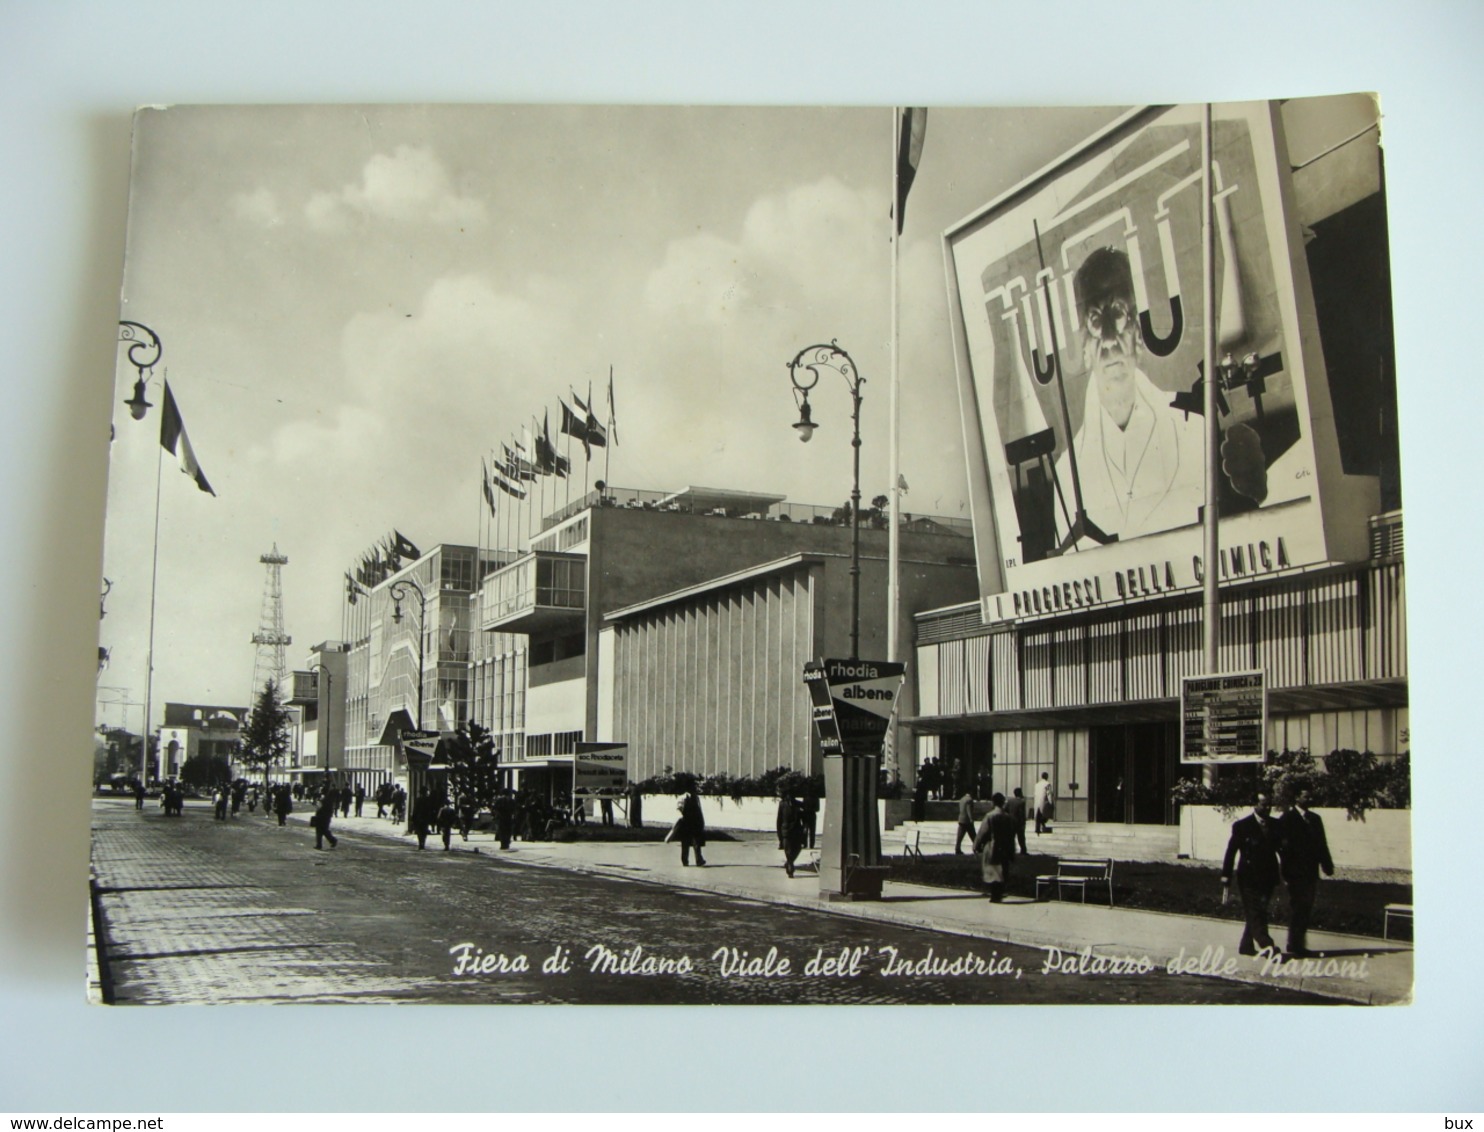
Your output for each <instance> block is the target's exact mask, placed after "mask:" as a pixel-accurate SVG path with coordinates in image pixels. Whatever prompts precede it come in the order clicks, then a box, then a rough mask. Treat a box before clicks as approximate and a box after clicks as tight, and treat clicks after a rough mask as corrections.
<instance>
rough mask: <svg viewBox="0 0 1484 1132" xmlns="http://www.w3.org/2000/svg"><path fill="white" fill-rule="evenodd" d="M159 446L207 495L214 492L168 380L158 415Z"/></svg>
mask: <svg viewBox="0 0 1484 1132" xmlns="http://www.w3.org/2000/svg"><path fill="white" fill-rule="evenodd" d="M160 447H161V448H163V449H164V450H165V451H166V452H168V453H170V455H172V456H174V457H176V459H178V460H179V461H180V470H181V471H182V472H184V473H185V474H186V475H188V476H190V477H191V478H192V479H193V480H195V481H196V486H197V487H199V488H200V489H201V490H202V491H204V492H206V493H207V494H209V495H215V494H216V492H215V491H213V490H212V489H211V484H209V483H207V482H206V473H205V472H203V471H202V470H201V464H200V462H199V461H198V460H197V459H196V452H195V449H193V448H192V447H191V438H190V437H189V436H187V435H186V430H185V421H183V420H182V419H181V416H180V409H179V408H177V407H176V404H175V394H173V393H171V392H170V382H169V381H168V380H167V381H166V382H165V409H164V412H163V413H161V415H160Z"/></svg>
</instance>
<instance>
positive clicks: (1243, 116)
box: [948, 107, 1315, 589]
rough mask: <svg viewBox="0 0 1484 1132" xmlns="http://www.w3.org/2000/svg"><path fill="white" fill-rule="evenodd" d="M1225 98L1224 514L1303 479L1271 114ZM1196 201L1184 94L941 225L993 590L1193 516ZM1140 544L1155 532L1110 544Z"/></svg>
mask: <svg viewBox="0 0 1484 1132" xmlns="http://www.w3.org/2000/svg"><path fill="white" fill-rule="evenodd" d="M1223 109H1224V110H1226V111H1227V113H1224V114H1223V115H1222V116H1221V117H1219V118H1218V119H1217V121H1216V122H1215V125H1214V129H1213V142H1212V158H1213V171H1212V185H1211V192H1212V201H1213V206H1212V212H1213V228H1214V237H1213V244H1214V278H1215V302H1214V304H1213V305H1214V308H1215V309H1214V321H1215V336H1216V350H1215V356H1216V360H1217V363H1218V365H1217V370H1218V375H1219V378H1218V385H1217V393H1218V406H1217V429H1218V435H1219V440H1218V441H1217V443H1218V444H1219V445H1220V448H1219V451H1220V475H1219V486H1218V491H1219V494H1218V501H1219V505H1220V509H1219V514H1220V515H1221V516H1222V519H1223V523H1225V522H1226V521H1228V520H1231V519H1235V518H1238V517H1240V516H1244V515H1252V514H1253V513H1258V512H1262V511H1269V510H1272V509H1274V508H1280V507H1282V506H1283V505H1288V504H1293V503H1295V502H1298V501H1302V500H1306V499H1308V498H1309V497H1310V496H1311V495H1312V494H1313V492H1314V490H1315V489H1314V481H1313V467H1314V456H1313V445H1312V440H1311V438H1310V437H1308V436H1307V435H1306V429H1305V427H1304V426H1303V424H1302V423H1301V422H1302V421H1304V420H1306V419H1307V413H1308V406H1307V401H1306V399H1305V391H1304V383H1303V373H1302V370H1303V366H1302V358H1301V350H1300V349H1299V348H1298V343H1297V340H1296V339H1297V333H1296V328H1295V325H1294V321H1293V313H1292V312H1293V309H1294V304H1293V301H1292V289H1293V279H1292V275H1291V273H1290V264H1289V252H1288V247H1287V239H1286V237H1285V236H1284V234H1283V232H1284V222H1283V217H1282V209H1281V206H1280V203H1279V201H1278V192H1277V181H1276V170H1275V162H1274V160H1273V138H1272V133H1271V123H1270V122H1269V121H1268V120H1267V119H1266V118H1265V117H1264V115H1263V113H1259V112H1256V111H1253V112H1251V113H1243V112H1240V111H1238V112H1233V108H1223ZM1263 109H1264V110H1265V108H1263ZM1201 212H1202V181H1201V123H1200V115H1199V110H1198V108H1194V107H1183V108H1175V109H1172V110H1169V111H1165V112H1163V113H1160V114H1155V115H1150V116H1146V117H1145V118H1143V119H1142V120H1140V124H1138V125H1136V126H1133V127H1130V128H1126V129H1124V130H1123V131H1121V132H1120V131H1116V130H1115V131H1113V132H1112V133H1111V134H1110V135H1109V136H1107V137H1105V138H1103V139H1100V140H1098V141H1096V142H1094V143H1092V144H1090V145H1089V146H1087V147H1086V148H1084V150H1083V151H1082V152H1080V153H1079V154H1076V155H1073V156H1072V157H1070V158H1069V159H1068V160H1067V161H1066V162H1064V163H1063V164H1062V166H1061V167H1059V168H1058V169H1057V170H1055V171H1054V172H1052V173H1050V174H1048V175H1046V176H1044V177H1042V178H1041V179H1039V180H1037V181H1035V182H1032V183H1031V185H1030V186H1028V187H1027V189H1026V190H1024V191H1022V192H1020V193H1017V194H1014V195H1012V197H1011V198H1009V200H1008V201H1007V202H1005V203H1004V204H1003V206H1001V207H997V208H991V209H990V210H987V211H986V213H985V214H982V215H981V216H980V217H977V218H975V219H972V220H971V221H969V222H967V223H966V224H965V225H964V226H963V227H962V228H960V229H959V230H958V231H957V232H953V233H950V234H949V237H948V239H949V242H950V246H951V250H952V256H953V261H954V269H955V273H956V275H957V280H958V300H959V302H960V304H961V307H962V311H963V318H964V330H965V342H966V346H967V348H968V356H969V361H970V366H971V369H972V381H973V387H974V393H975V401H976V403H977V413H978V417H979V420H978V422H977V423H978V425H979V432H980V434H981V437H982V440H983V444H984V457H985V464H986V466H987V468H988V471H989V477H990V485H989V486H990V496H991V499H992V503H993V513H994V523H995V527H996V533H997V535H998V545H999V549H1000V552H1001V556H1002V563H1001V564H1002V566H1003V568H1004V569H1003V574H1004V576H1005V577H1006V584H1007V586H1008V587H1009V588H1010V589H1015V588H1017V587H1023V586H1027V585H1030V586H1035V585H1038V584H1040V581H1041V580H1042V578H1043V577H1044V578H1050V579H1056V578H1058V577H1059V576H1060V575H1061V574H1063V573H1067V571H1068V568H1069V567H1068V563H1070V562H1071V560H1073V559H1078V558H1081V557H1085V556H1087V555H1089V554H1092V553H1096V554H1098V555H1100V556H1101V558H1106V559H1107V560H1108V561H1109V562H1110V563H1111V562H1113V561H1114V560H1118V561H1119V562H1121V561H1122V560H1123V559H1124V558H1127V557H1129V556H1130V555H1136V556H1137V557H1138V560H1139V561H1141V562H1143V561H1147V560H1148V558H1149V555H1150V554H1151V553H1156V554H1167V553H1174V552H1173V551H1171V550H1169V549H1168V548H1169V547H1171V546H1173V545H1174V542H1175V539H1174V535H1173V533H1174V532H1180V531H1186V530H1195V529H1196V528H1197V527H1198V525H1199V523H1200V521H1201V513H1202V507H1203V505H1204V502H1205V492H1206V487H1205V451H1206V448H1205V445H1206V440H1205V435H1206V430H1205V420H1204V416H1203V402H1204V393H1203V387H1202V381H1203V377H1202V370H1203V356H1204V343H1203V336H1204V333H1205V322H1206V319H1207V317H1208V313H1207V312H1206V311H1205V310H1204V309H1203V303H1202V285H1203V266H1202V239H1201ZM1285 291H1286V294H1285ZM1289 510H1290V511H1291V510H1292V508H1290V509H1289ZM1290 518H1291V516H1290ZM1153 536H1170V537H1166V538H1164V539H1163V540H1162V541H1163V546H1162V547H1161V548H1160V549H1159V550H1153V551H1152V550H1150V549H1149V548H1148V547H1147V546H1146V547H1143V548H1141V549H1140V550H1138V551H1134V550H1132V549H1127V544H1129V543H1131V542H1134V541H1136V540H1147V539H1149V538H1151V537H1153ZM1120 547H1121V548H1126V549H1125V550H1124V551H1123V552H1122V553H1119V552H1105V551H1106V548H1120ZM981 552H982V551H981ZM1185 559H1186V562H1187V563H1188V561H1189V558H1188V555H1186V556H1185ZM1038 564H1047V565H1046V566H1045V567H1044V568H1042V569H1028V568H1031V567H1036V566H1037V565H1038ZM1088 568H1089V567H1088V564H1087V563H1086V562H1079V563H1078V564H1077V565H1075V566H1072V567H1070V569H1072V570H1073V571H1074V572H1075V573H1076V574H1077V576H1078V577H1079V578H1081V577H1082V576H1083V575H1084V574H1085V572H1086V571H1087V569H1088Z"/></svg>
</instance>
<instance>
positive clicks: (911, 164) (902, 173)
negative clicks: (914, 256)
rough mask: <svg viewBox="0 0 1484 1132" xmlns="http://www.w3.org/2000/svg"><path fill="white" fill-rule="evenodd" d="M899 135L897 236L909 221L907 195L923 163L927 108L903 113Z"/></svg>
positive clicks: (914, 107)
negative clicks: (919, 166)
mask: <svg viewBox="0 0 1484 1132" xmlns="http://www.w3.org/2000/svg"><path fill="white" fill-rule="evenodd" d="M899 130H900V132H899V134H898V135H897V200H896V208H895V213H896V218H897V235H898V236H900V235H901V234H902V224H903V223H904V222H905V221H906V219H907V194H908V192H910V191H911V189H912V181H913V180H914V179H915V178H916V176H917V166H918V165H919V164H920V163H921V161H922V139H923V136H924V135H925V134H926V133H927V107H925V106H908V107H907V108H906V109H905V110H903V111H902V120H901V125H900V127H899Z"/></svg>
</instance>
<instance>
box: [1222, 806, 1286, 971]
mask: <svg viewBox="0 0 1484 1132" xmlns="http://www.w3.org/2000/svg"><path fill="white" fill-rule="evenodd" d="M1281 844H1282V835H1281V834H1280V832H1279V830H1278V823H1277V822H1276V821H1274V820H1273V818H1272V806H1271V803H1270V801H1269V799H1268V796H1267V795H1266V794H1258V795H1257V797H1256V798H1255V799H1254V800H1253V803H1252V812H1251V813H1250V814H1248V815H1247V816H1246V817H1245V818H1239V819H1237V820H1236V821H1234V822H1233V823H1232V835H1231V840H1230V841H1228V842H1227V844H1226V857H1225V858H1224V859H1223V861H1222V863H1221V902H1222V903H1223V904H1227V903H1229V902H1230V901H1231V882H1232V866H1233V864H1235V865H1236V877H1237V891H1238V892H1239V893H1241V896H1242V912H1243V915H1244V917H1245V919H1246V924H1245V926H1244V927H1243V928H1242V940H1241V942H1240V943H1239V944H1238V945H1237V953H1238V954H1239V955H1256V954H1257V953H1258V951H1259V950H1263V951H1267V950H1276V946H1275V945H1274V943H1273V937H1272V935H1270V934H1269V932H1268V914H1269V909H1270V907H1271V905H1272V902H1273V890H1274V889H1276V888H1277V887H1278V878H1279V866H1278V851H1279V848H1280V847H1281Z"/></svg>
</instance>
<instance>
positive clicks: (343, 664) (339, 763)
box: [284, 641, 375, 781]
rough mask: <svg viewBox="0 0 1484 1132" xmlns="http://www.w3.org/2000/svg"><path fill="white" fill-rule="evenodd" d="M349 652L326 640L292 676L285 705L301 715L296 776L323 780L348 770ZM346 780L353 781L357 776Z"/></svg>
mask: <svg viewBox="0 0 1484 1132" xmlns="http://www.w3.org/2000/svg"><path fill="white" fill-rule="evenodd" d="M349 653H350V646H349V645H347V644H346V643H345V642H343V641H322V642H320V643H319V644H317V645H315V646H314V647H313V648H311V649H310V650H309V656H308V658H307V659H306V660H305V662H304V665H305V666H304V668H302V669H297V670H295V671H293V672H290V673H289V676H288V681H287V686H286V687H285V689H284V702H285V703H287V704H289V705H291V706H292V707H295V708H297V709H298V713H299V724H298V729H299V735H298V744H297V746H298V758H297V763H296V765H295V767H294V768H293V769H294V775H295V776H296V777H323V776H325V775H326V774H331V775H333V774H337V773H339V772H341V771H342V770H344V769H345V766H346V761H345V708H346V697H345V695H344V689H345V687H346V677H347V675H348V673H349V667H350V666H349V660H350V657H349ZM346 777H347V778H348V779H349V780H352V781H353V780H354V777H355V776H354V775H353V774H349V773H347V775H346ZM374 779H375V776H370V780H372V781H374Z"/></svg>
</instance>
